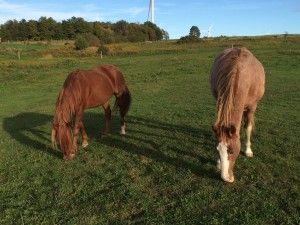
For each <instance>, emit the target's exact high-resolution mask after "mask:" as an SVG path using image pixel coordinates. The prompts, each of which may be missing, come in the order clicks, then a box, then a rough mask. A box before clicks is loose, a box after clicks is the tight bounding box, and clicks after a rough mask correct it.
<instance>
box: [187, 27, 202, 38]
mask: <svg viewBox="0 0 300 225" xmlns="http://www.w3.org/2000/svg"><path fill="white" fill-rule="evenodd" d="M200 34H201V33H200V30H199V28H198V27H197V26H192V27H191V29H190V35H194V36H196V37H200Z"/></svg>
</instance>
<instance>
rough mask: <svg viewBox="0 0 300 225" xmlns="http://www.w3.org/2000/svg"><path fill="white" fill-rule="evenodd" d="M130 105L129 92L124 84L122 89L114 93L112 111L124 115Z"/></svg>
mask: <svg viewBox="0 0 300 225" xmlns="http://www.w3.org/2000/svg"><path fill="white" fill-rule="evenodd" d="M130 105H131V94H130V91H129V89H128V87H127V85H125V87H124V91H123V92H121V93H120V94H118V95H116V101H115V104H114V107H113V111H120V113H121V115H122V116H125V115H126V114H127V112H128V110H129V108H130Z"/></svg>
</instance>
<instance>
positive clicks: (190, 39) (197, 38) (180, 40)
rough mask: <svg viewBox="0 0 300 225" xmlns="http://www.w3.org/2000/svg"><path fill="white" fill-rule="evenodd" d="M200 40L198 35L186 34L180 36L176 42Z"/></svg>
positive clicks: (195, 41)
mask: <svg viewBox="0 0 300 225" xmlns="http://www.w3.org/2000/svg"><path fill="white" fill-rule="evenodd" d="M201 41H202V40H201V39H200V38H199V37H198V36H195V35H187V36H184V37H181V38H180V39H179V40H178V41H177V43H178V44H185V43H198V42H201Z"/></svg>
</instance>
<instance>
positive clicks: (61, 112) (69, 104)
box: [55, 70, 81, 124]
mask: <svg viewBox="0 0 300 225" xmlns="http://www.w3.org/2000/svg"><path fill="white" fill-rule="evenodd" d="M80 76H81V73H80V71H79V70H77V71H75V72H72V73H70V74H69V76H68V77H67V79H66V80H65V83H64V85H63V87H62V89H61V91H60V93H59V96H58V98H57V102H56V112H55V117H56V118H57V122H58V124H61V123H70V122H71V115H72V114H74V112H75V109H76V105H77V104H78V102H79V101H80V98H81V86H80Z"/></svg>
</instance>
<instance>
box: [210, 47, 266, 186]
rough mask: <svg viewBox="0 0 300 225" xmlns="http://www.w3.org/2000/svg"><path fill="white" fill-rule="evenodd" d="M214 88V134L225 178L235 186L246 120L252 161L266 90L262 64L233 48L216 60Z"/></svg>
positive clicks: (213, 67) (212, 84)
mask: <svg viewBox="0 0 300 225" xmlns="http://www.w3.org/2000/svg"><path fill="white" fill-rule="evenodd" d="M210 87H211V90H212V94H213V96H214V97H215V98H216V100H217V116H216V122H215V125H213V126H212V127H213V131H214V132H215V135H216V146H217V150H218V152H219V156H220V159H219V160H218V167H219V168H220V169H221V177H222V179H223V180H225V181H227V182H233V181H234V176H233V169H234V164H235V161H236V159H237V156H238V155H239V152H240V148H241V143H240V134H239V133H240V127H241V123H242V118H243V117H244V122H245V123H244V128H245V133H246V152H245V154H246V156H247V157H252V156H253V153H252V150H251V148H250V145H251V142H250V136H251V132H252V128H253V127H254V113H255V111H256V106H257V103H258V101H259V100H260V99H261V97H262V96H263V94H264V90H265V73H264V68H263V66H262V65H261V63H260V62H259V61H258V60H257V59H256V58H255V57H254V56H253V55H252V53H251V52H250V51H248V50H247V49H246V48H230V49H226V50H224V51H223V52H221V53H220V54H219V55H218V56H217V57H216V59H215V62H214V64H213V66H212V69H211V73H210Z"/></svg>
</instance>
